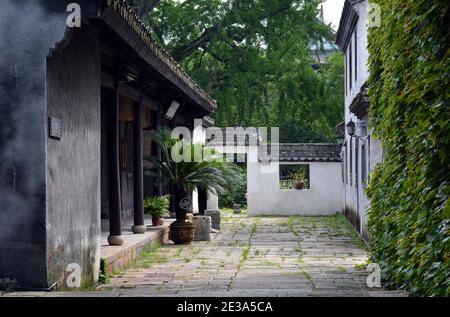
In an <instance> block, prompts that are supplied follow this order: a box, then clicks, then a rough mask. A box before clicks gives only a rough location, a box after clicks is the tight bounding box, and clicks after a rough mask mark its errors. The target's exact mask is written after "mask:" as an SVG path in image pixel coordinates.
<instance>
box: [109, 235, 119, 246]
mask: <svg viewBox="0 0 450 317" xmlns="http://www.w3.org/2000/svg"><path fill="white" fill-rule="evenodd" d="M108 244H109V245H114V246H121V245H123V237H122V236H108Z"/></svg>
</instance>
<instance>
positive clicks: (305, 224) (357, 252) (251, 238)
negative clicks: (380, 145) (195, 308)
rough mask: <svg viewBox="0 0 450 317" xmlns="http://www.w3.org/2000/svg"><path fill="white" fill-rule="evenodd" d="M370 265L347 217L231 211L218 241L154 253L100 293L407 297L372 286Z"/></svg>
mask: <svg viewBox="0 0 450 317" xmlns="http://www.w3.org/2000/svg"><path fill="white" fill-rule="evenodd" d="M366 260H367V252H366V250H365V245H364V243H363V242H362V241H361V240H360V239H359V238H358V237H357V236H356V233H354V231H353V230H352V228H351V227H350V226H349V224H348V223H347V222H346V220H345V219H344V218H343V217H342V216H341V215H338V216H333V217H291V218H247V217H245V216H234V215H229V214H228V216H226V217H224V219H223V228H222V231H221V232H220V233H217V234H214V235H213V240H212V241H211V242H208V243H202V242H195V243H193V244H192V245H190V246H174V245H166V246H162V247H160V248H158V249H157V250H152V251H151V252H148V253H147V254H146V255H145V256H144V258H143V259H141V260H140V261H138V262H137V263H135V265H134V267H133V268H131V269H129V270H127V271H126V272H120V273H119V274H118V275H116V276H114V277H112V278H111V279H110V282H109V283H108V284H105V285H102V286H101V287H99V289H100V290H101V291H102V292H112V293H114V294H116V295H117V296H182V297H193V296H214V297H226V296H404V295H405V293H403V292H399V291H387V290H385V289H380V288H378V289H377V288H369V287H367V283H366V279H367V273H366V270H365V269H364V268H361V264H362V263H365V261H366ZM358 264H360V265H358Z"/></svg>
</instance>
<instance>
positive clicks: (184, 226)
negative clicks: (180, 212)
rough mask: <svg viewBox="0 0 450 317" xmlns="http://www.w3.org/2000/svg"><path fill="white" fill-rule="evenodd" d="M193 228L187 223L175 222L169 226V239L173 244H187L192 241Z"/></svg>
mask: <svg viewBox="0 0 450 317" xmlns="http://www.w3.org/2000/svg"><path fill="white" fill-rule="evenodd" d="M194 234H195V226H194V224H193V223H191V222H188V221H175V222H173V223H172V224H171V225H170V232H169V239H170V240H172V241H173V243H175V244H189V243H191V242H192V241H193V240H194Z"/></svg>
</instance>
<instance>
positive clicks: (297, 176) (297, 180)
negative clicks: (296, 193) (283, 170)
mask: <svg viewBox="0 0 450 317" xmlns="http://www.w3.org/2000/svg"><path fill="white" fill-rule="evenodd" d="M305 176H306V173H305V171H302V170H299V171H297V172H295V173H293V174H291V177H292V179H293V180H294V187H295V189H297V190H303V189H305Z"/></svg>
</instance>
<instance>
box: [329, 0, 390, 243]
mask: <svg viewBox="0 0 450 317" xmlns="http://www.w3.org/2000/svg"><path fill="white" fill-rule="evenodd" d="M368 7H369V3H368V1H367V0H363V1H361V0H346V1H345V4H344V9H343V12H342V16H341V21H340V24H339V30H338V32H337V37H336V43H337V45H338V46H339V49H340V50H341V51H342V53H343V54H344V56H345V127H346V133H345V134H344V136H345V139H344V140H343V151H342V156H343V160H342V162H343V164H342V167H343V182H344V195H343V196H344V197H343V211H344V213H345V215H346V217H347V218H348V219H349V220H350V222H351V223H352V224H353V225H354V226H355V228H356V230H357V231H358V232H359V233H360V234H361V236H362V237H363V238H364V239H366V240H367V239H368V238H369V237H368V232H367V212H368V209H369V207H370V201H369V200H368V198H367V196H366V194H365V192H364V190H365V188H366V186H367V183H368V177H369V172H370V171H371V170H373V169H374V168H375V166H376V165H377V164H378V163H381V162H382V159H383V154H382V145H381V140H380V139H379V138H377V137H375V136H374V135H373V134H372V131H371V130H370V129H369V127H368V123H369V115H368V109H369V106H370V105H369V100H368V95H367V79H368V78H369V72H368V65H367V63H368V57H369V52H368V50H367V43H368V41H367V34H368ZM339 128H340V131H341V133H342V128H343V126H340V127H338V130H339Z"/></svg>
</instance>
